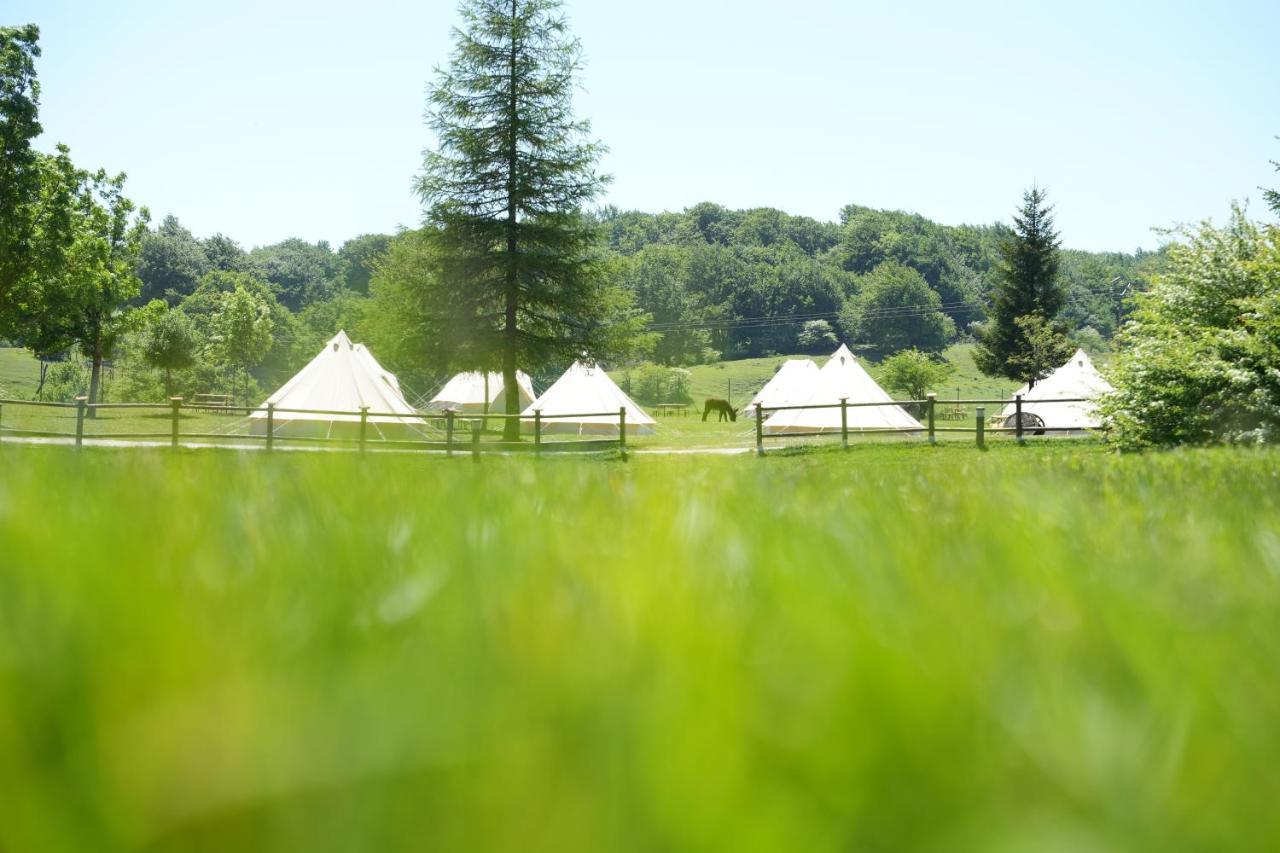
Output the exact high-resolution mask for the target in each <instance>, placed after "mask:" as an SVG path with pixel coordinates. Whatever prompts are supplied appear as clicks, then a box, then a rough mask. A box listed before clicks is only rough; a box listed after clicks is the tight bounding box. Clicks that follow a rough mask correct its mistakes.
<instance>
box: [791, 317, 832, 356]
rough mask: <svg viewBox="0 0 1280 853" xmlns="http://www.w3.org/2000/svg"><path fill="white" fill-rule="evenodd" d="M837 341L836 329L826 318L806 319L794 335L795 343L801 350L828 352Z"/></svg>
mask: <svg viewBox="0 0 1280 853" xmlns="http://www.w3.org/2000/svg"><path fill="white" fill-rule="evenodd" d="M839 343H840V339H839V338H837V337H836V330H835V329H833V328H832V327H831V324H830V323H828V322H827V321H826V320H810V321H808V322H807V323H805V324H804V328H803V329H801V330H800V334H799V335H798V336H797V337H796V344H797V345H798V346H799V347H800V351H801V352H829V351H830V350H831V348H832V347H834V346H836V345H838V344H839Z"/></svg>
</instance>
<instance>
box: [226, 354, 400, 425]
mask: <svg viewBox="0 0 1280 853" xmlns="http://www.w3.org/2000/svg"><path fill="white" fill-rule="evenodd" d="M268 404H273V405H274V406H275V407H276V408H277V409H319V410H322V411H325V412H340V413H341V414H306V413H298V412H289V411H284V412H277V413H275V414H274V417H273V425H274V428H275V434H276V435H278V436H281V437H290V436H308V437H320V438H357V437H359V433H360V409H361V407H367V408H368V409H369V412H370V413H371V414H370V415H369V417H368V427H367V435H368V437H369V438H371V439H375V438H388V439H403V438H415V437H421V434H422V430H423V429H424V427H425V423H424V422H423V420H422V418H420V417H419V416H418V415H417V413H416V412H415V411H414V409H413V407H412V406H410V405H409V404H408V403H407V402H405V399H404V396H403V395H402V394H401V393H400V383H399V382H398V381H397V380H396V378H395V376H394V375H392V374H390V373H388V372H387V371H386V370H384V369H383V368H382V365H381V364H378V360H377V359H375V358H374V357H373V354H372V353H370V352H369V350H368V349H367V348H366V347H365V346H364V344H357V343H352V341H351V339H350V338H349V337H347V333H346V332H338V334H337V335H335V336H334V337H333V338H332V339H331V340H330V341H329V342H328V343H326V344H325V345H324V349H322V350H321V351H320V354H319V355H317V356H316V357H315V358H313V359H311V361H310V363H308V364H307V366H306V367H304V368H302V370H300V371H298V373H297V375H296V376H294V377H293V378H292V379H290V380H289V381H288V382H286V383H285V384H284V385H282V386H280V390H278V391H276V392H275V393H274V394H272V395H271V396H270V397H268V398H267V399H266V401H265V402H264V403H263V404H262V406H261V407H260V408H259V409H258V410H256V411H254V412H253V413H252V414H250V415H249V420H250V424H251V429H252V432H253V433H254V434H255V435H264V434H266V431H267V413H266V411H265V409H266V407H267V405H268Z"/></svg>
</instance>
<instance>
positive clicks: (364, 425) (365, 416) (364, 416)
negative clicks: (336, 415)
mask: <svg viewBox="0 0 1280 853" xmlns="http://www.w3.org/2000/svg"><path fill="white" fill-rule="evenodd" d="M368 430H369V407H368V406H361V407H360V452H361V453H364V448H365V437H366V436H367V434H368Z"/></svg>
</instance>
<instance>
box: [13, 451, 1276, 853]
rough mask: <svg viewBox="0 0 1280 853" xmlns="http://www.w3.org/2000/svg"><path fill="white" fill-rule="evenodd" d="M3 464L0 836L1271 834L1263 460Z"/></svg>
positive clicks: (102, 845) (1177, 839) (1234, 838)
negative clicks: (0, 816)
mask: <svg viewBox="0 0 1280 853" xmlns="http://www.w3.org/2000/svg"><path fill="white" fill-rule="evenodd" d="M0 471H3V474H2V475H0V803H2V804H3V805H0V813H2V814H3V819H0V850H14V851H19V850H22V851H26V850H41V851H80V850H85V851H89V850H92V851H126V850H128V851H133V850H148V851H170V850H171V851H201V850H237V851H255V850H263V851H266V850H273V851H274V850H309V851H311V850H318V851H348V850H521V851H525V850H548V851H552V850H554V851H563V850H637V851H650V850H700V851H701V850H725V851H744V850H746V851H750V850H760V851H765V850H769V851H772V850H804V851H826V850H830V851H846V850H981V851H993V850H994V851H1043V850H1049V851H1076V850H1089V851H1094V850H1101V851H1122V850H1123V851H1130V850H1153V851H1154V850H1159V851H1200V850H1242V851H1243V850H1248V851H1253V850H1266V849H1275V848H1276V847H1277V845H1280V817H1278V816H1277V815H1278V814H1280V812H1277V810H1276V808H1275V803H1276V801H1277V797H1278V796H1280V774H1277V773H1276V770H1275V768H1276V765H1277V763H1278V762H1280V725H1277V720H1280V618H1277V616H1278V612H1277V605H1278V604H1280V585H1278V584H1277V577H1278V576H1280V454H1278V453H1276V452H1245V451H1233V450H1216V451H1195V452H1184V453H1168V454H1150V455H1145V456H1117V455H1115V454H1112V453H1108V452H1106V451H1105V450H1103V449H1101V448H1099V447H1098V446H1096V445H1089V444H1083V445H1081V444H1075V443H1069V442H1062V443H1055V444H1051V445H1040V446H1034V447H1027V448H1018V447H1015V446H1012V445H1008V444H1002V445H998V446H995V447H993V449H992V450H990V451H989V452H987V453H979V452H977V451H974V450H972V449H969V448H966V447H960V446H941V447H935V448H930V447H926V446H919V445H917V446H911V447H878V446H859V447H857V448H855V449H853V450H851V451H849V452H847V453H840V452H812V453H806V454H801V455H785V454H780V455H778V456H773V457H768V458H766V459H763V460H759V459H755V458H751V457H733V458H697V459H668V458H660V457H659V458H654V457H646V458H643V459H640V458H637V459H636V460H635V461H633V462H632V463H631V464H629V465H623V464H620V463H617V462H606V461H590V460H572V459H544V460H531V459H504V458H495V459H491V460H486V461H485V463H484V464H482V465H479V466H476V465H472V464H471V463H470V462H467V461H463V460H454V461H449V460H445V459H439V458H424V457H419V456H411V457H389V456H370V457H366V458H359V457H356V456H352V455H316V454H287V455H277V456H273V457H267V456H263V455H260V454H237V453H231V452H226V451H207V452H180V453H176V454H171V453H169V452H167V451H147V450H133V451H127V452H120V451H110V450H91V449H86V450H83V451H80V452H79V453H77V452H75V451H73V450H71V449H67V448H39V447H19V446H8V445H5V446H3V447H0Z"/></svg>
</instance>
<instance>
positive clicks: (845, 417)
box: [840, 397, 849, 450]
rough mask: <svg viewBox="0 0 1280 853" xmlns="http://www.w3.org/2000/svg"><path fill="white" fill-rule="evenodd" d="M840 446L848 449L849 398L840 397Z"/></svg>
mask: <svg viewBox="0 0 1280 853" xmlns="http://www.w3.org/2000/svg"><path fill="white" fill-rule="evenodd" d="M840 446H841V447H843V448H844V449H845V450H848V449H849V398H848V397H841V398H840Z"/></svg>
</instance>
